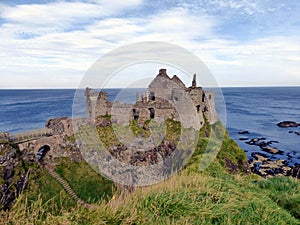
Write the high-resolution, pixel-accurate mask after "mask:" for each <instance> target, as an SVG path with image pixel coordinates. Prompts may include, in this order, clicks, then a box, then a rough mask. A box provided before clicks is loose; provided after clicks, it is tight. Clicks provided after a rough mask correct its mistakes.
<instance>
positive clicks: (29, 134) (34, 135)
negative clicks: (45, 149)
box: [9, 128, 52, 144]
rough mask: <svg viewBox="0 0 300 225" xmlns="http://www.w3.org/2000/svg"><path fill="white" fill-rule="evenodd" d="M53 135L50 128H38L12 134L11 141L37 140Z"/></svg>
mask: <svg viewBox="0 0 300 225" xmlns="http://www.w3.org/2000/svg"><path fill="white" fill-rule="evenodd" d="M49 136H52V130H51V129H49V128H41V129H36V130H30V131H26V132H23V133H17V134H13V135H10V137H9V138H10V141H12V142H13V143H16V144H18V143H22V142H26V141H31V140H36V139H39V138H42V137H49Z"/></svg>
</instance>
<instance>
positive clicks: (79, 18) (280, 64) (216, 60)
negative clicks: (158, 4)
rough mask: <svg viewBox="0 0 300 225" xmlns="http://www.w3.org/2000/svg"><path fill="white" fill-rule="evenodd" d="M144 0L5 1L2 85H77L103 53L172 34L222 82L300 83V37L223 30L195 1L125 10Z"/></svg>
mask: <svg viewBox="0 0 300 225" xmlns="http://www.w3.org/2000/svg"><path fill="white" fill-rule="evenodd" d="M210 4H217V5H219V6H222V5H223V6H224V7H225V8H232V9H235V10H244V11H245V10H246V11H248V14H251V13H252V12H253V11H254V10H256V11H258V10H260V9H259V6H257V4H256V3H251V4H250V3H249V2H248V1H233V0H229V1H221V0H218V1H213V2H211V3H210ZM142 5H143V2H142V1H141V0H130V1H123V2H117V1H116V0H114V1H109V0H104V1H103V0H102V1H98V0H89V1H85V2H63V1H58V2H54V3H49V4H31V5H17V6H4V7H2V11H1V13H0V17H1V18H3V19H4V23H3V24H2V25H1V27H0V29H1V33H0V69H1V73H0V76H1V77H5V79H4V80H5V82H2V83H1V84H0V85H1V86H0V87H21V86H22V85H23V87H26V86H28V85H30V84H31V86H32V85H35V86H38V87H42V86H43V85H44V86H55V79H57V81H58V82H57V85H58V86H62V85H65V86H68V87H71V86H74V85H77V84H78V82H79V80H80V77H81V76H80V75H83V74H84V72H85V71H86V70H87V69H88V67H89V66H90V65H92V63H93V62H94V61H95V60H97V59H98V58H100V57H101V56H102V55H103V54H105V53H107V52H109V51H111V50H112V49H114V48H116V47H119V46H122V45H124V44H128V43H132V42H138V41H165V42H170V43H173V44H177V45H180V46H182V47H184V48H186V49H188V50H190V51H192V52H194V53H195V54H197V55H198V56H199V58H200V59H202V60H203V61H204V63H206V64H207V65H208V66H209V68H210V70H211V71H212V72H213V74H214V75H215V76H216V78H217V80H218V82H219V84H220V85H230V84H231V85H239V86H243V85H248V84H249V85H255V83H256V84H259V83H261V82H262V83H263V84H270V85H274V84H276V85H279V84H290V83H291V82H293V83H294V85H300V77H299V73H298V72H297V71H300V65H299V57H300V56H299V52H300V45H299V43H300V38H299V36H297V35H294V36H288V35H286V34H285V35H281V36H279V35H278V34H273V36H266V37H263V38H259V39H258V38H256V39H255V38H252V39H249V40H246V41H243V42H241V41H239V40H238V38H237V39H235V38H234V36H232V37H231V38H230V39H229V38H227V39H224V37H222V36H220V35H219V34H217V33H216V29H217V28H218V27H219V26H220V24H222V21H220V18H219V17H218V16H213V15H207V14H206V13H203V12H202V11H201V12H199V13H197V14H195V13H192V11H191V9H190V8H189V7H190V6H189V7H178V6H176V7H173V8H172V7H170V8H169V9H168V10H157V11H156V12H155V13H152V14H151V13H150V14H147V15H145V16H138V15H136V14H134V16H133V15H132V16H126V13H125V12H126V11H127V10H130V9H132V8H133V7H141V6H142ZM124 15H125V16H124ZM36 73H40V76H41V77H37V76H35V75H34V74H36ZM58 74H59V75H58ZM25 77H26V78H25ZM287 77H290V79H287ZM54 78H55V79H54ZM45 79H49V82H46V83H45ZM2 80H3V79H2Z"/></svg>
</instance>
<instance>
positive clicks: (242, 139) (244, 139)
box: [239, 138, 249, 141]
mask: <svg viewBox="0 0 300 225" xmlns="http://www.w3.org/2000/svg"><path fill="white" fill-rule="evenodd" d="M239 140H240V141H247V140H249V138H239Z"/></svg>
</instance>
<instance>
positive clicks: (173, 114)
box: [85, 69, 218, 127]
mask: <svg viewBox="0 0 300 225" xmlns="http://www.w3.org/2000/svg"><path fill="white" fill-rule="evenodd" d="M85 96H86V113H87V121H89V122H90V123H92V124H96V125H101V124H97V121H101V120H97V118H99V117H103V116H105V115H110V116H111V122H112V123H117V124H123V125H128V124H129V123H130V122H131V121H132V120H137V121H138V124H143V123H144V122H145V121H146V120H149V119H154V120H155V119H156V118H160V119H164V120H165V119H168V118H172V119H175V120H182V119H183V118H179V114H180V112H184V111H185V110H186V109H188V108H190V107H188V106H187V104H188V103H187V102H189V101H180V99H181V100H182V99H184V98H187V97H186V96H188V98H189V99H190V100H192V102H193V105H194V106H193V110H192V112H190V113H195V114H196V115H197V116H198V118H199V126H200V127H201V126H202V125H203V123H204V118H203V114H204V115H205V116H206V118H207V120H208V122H209V123H210V124H213V123H215V122H216V121H217V120H218V118H217V114H216V111H215V103H214V93H213V92H206V91H204V90H203V89H202V87H199V86H197V83H196V74H195V75H194V76H193V80H192V86H190V87H186V86H185V84H184V83H183V82H182V81H181V80H180V78H179V77H178V76H177V75H174V76H173V77H172V78H170V76H169V75H168V74H167V70H166V69H160V70H159V72H158V74H157V76H156V77H155V78H154V80H153V81H152V82H151V83H150V84H149V86H148V89H147V92H144V93H143V94H142V95H141V96H139V94H138V93H137V95H136V103H134V104H123V103H120V102H110V101H108V94H107V93H106V92H103V91H100V92H96V91H94V90H93V89H91V88H87V89H86V91H85ZM178 101H180V102H178ZM193 115H194V114H193ZM184 119H185V120H188V118H184ZM187 124H190V123H189V122H188V121H187Z"/></svg>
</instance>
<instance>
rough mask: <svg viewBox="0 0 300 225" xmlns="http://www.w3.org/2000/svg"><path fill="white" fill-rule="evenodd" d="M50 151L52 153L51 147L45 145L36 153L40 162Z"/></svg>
mask: <svg viewBox="0 0 300 225" xmlns="http://www.w3.org/2000/svg"><path fill="white" fill-rule="evenodd" d="M49 151H50V146H49V145H43V146H42V147H40V148H39V150H38V152H37V153H36V157H37V159H38V161H39V162H41V161H42V160H43V159H44V157H45V156H46V154H47V153H48V152H49Z"/></svg>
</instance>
